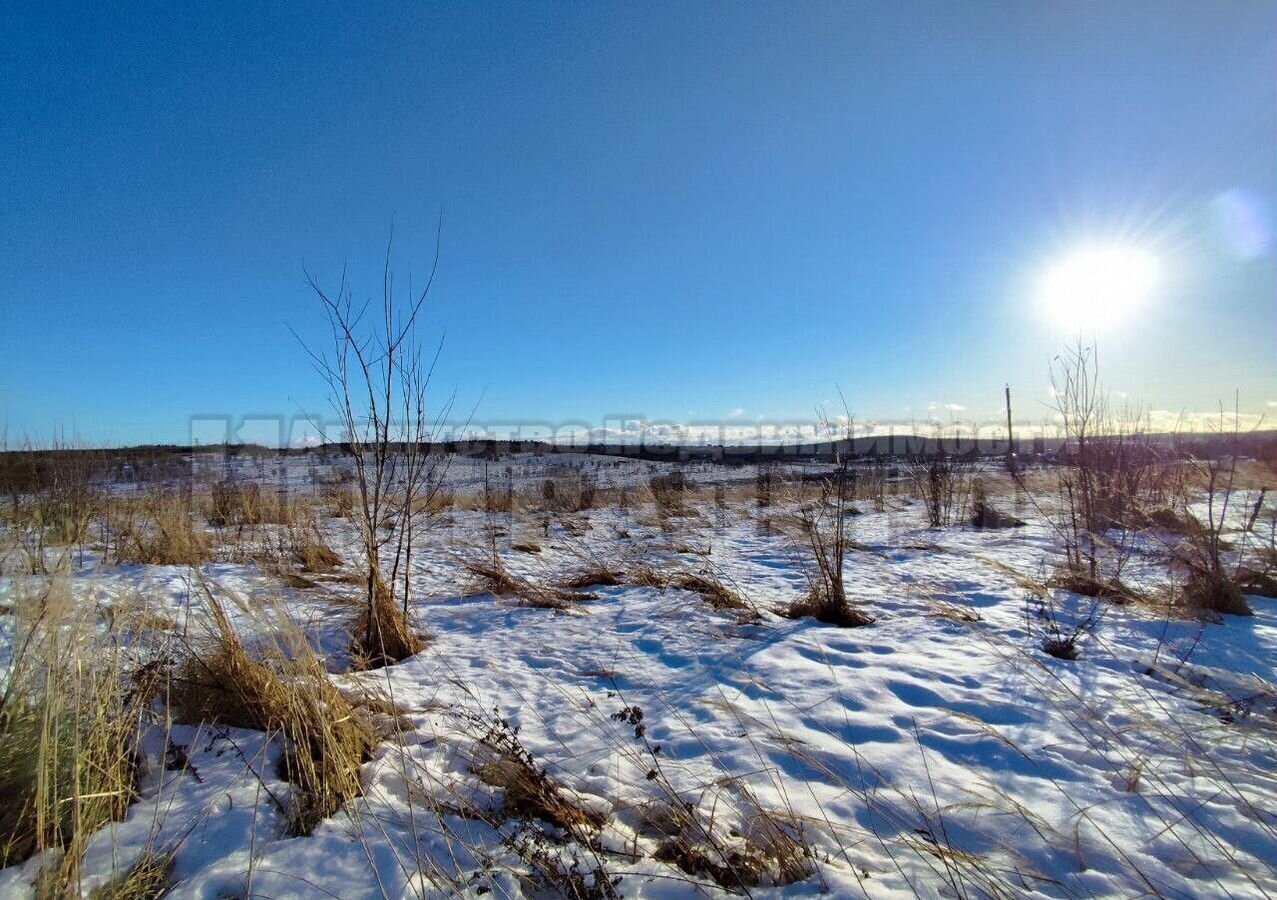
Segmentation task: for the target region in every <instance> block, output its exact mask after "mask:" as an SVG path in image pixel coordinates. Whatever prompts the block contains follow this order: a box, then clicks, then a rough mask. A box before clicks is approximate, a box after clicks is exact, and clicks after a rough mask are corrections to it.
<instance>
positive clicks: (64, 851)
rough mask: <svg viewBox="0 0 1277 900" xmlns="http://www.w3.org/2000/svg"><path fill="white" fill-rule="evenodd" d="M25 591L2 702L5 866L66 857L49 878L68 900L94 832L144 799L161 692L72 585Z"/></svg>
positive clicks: (0, 808)
mask: <svg viewBox="0 0 1277 900" xmlns="http://www.w3.org/2000/svg"><path fill="white" fill-rule="evenodd" d="M25 584H26V583H25V582H24V583H23V585H25ZM15 590H16V591H18V596H17V598H16V602H15V603H14V615H15V618H16V628H15V634H14V636H15V641H14V645H13V646H14V656H13V659H12V663H11V665H10V666H9V669H8V671H7V673H6V675H5V677H4V680H3V693H2V694H0V797H2V798H4V799H3V802H2V803H0V865H9V864H12V863H15V862H18V861H20V860H23V859H26V858H27V857H29V856H31V855H32V854H35V853H39V852H41V851H45V850H50V849H56V850H59V851H61V853H60V858H59V861H58V862H57V863H56V864H54V865H52V866H49V867H46V869H45V870H44V872H43V873H42V876H41V883H42V885H43V887H44V889H45V890H47V891H48V893H49V894H51V895H58V896H61V895H63V894H68V893H75V891H74V887H73V886H74V885H75V883H76V880H77V877H78V870H79V864H80V859H81V855H82V853H83V850H84V847H85V846H86V845H87V842H88V840H89V839H90V838H91V837H92V835H93V833H94V832H95V831H97V829H99V828H100V827H101V826H103V825H105V824H106V823H107V822H109V821H111V820H113V819H119V818H121V817H122V816H123V815H124V813H125V811H126V810H127V808H128V805H129V802H130V801H131V800H132V799H133V797H134V795H135V782H136V765H137V756H136V748H137V746H138V736H139V731H140V729H141V728H142V727H143V715H144V711H145V709H146V707H147V705H148V704H149V703H150V700H151V698H152V696H153V693H152V692H153V688H154V685H153V684H152V683H150V681H149V680H148V679H140V680H139V679H135V678H133V677H132V676H130V674H129V671H128V659H129V656H128V651H127V649H126V648H125V647H124V646H123V645H121V644H120V643H117V641H116V639H115V638H114V637H113V636H112V635H109V634H103V633H102V632H101V631H100V630H99V629H98V627H97V624H98V623H97V610H96V609H94V608H92V607H86V606H84V605H77V604H76V603H75V601H74V598H73V597H72V596H71V593H70V589H69V586H68V584H67V582H66V580H65V579H64V578H63V577H60V576H57V577H54V578H52V579H50V580H49V581H47V582H45V583H44V584H43V585H42V586H41V587H40V588H39V589H38V590H37V589H32V588H30V587H26V586H16V587H15Z"/></svg>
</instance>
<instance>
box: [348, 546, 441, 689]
mask: <svg viewBox="0 0 1277 900" xmlns="http://www.w3.org/2000/svg"><path fill="white" fill-rule="evenodd" d="M368 593H369V596H370V597H371V598H372V599H371V600H370V601H369V602H368V603H366V604H365V605H364V607H363V609H362V610H360V613H359V615H358V616H357V617H356V618H355V621H354V625H353V629H352V630H353V632H354V635H355V641H354V644H353V645H352V647H351V650H352V651H353V653H354V655H355V658H356V660H357V661H358V663H359V666H360V667H361V668H365V669H379V668H381V667H383V666H388V665H393V664H394V663H397V662H401V661H403V660H405V659H407V658H408V657H410V656H416V655H417V654H418V653H420V652H421V650H422V648H423V647H424V646H425V644H424V642H423V641H422V639H421V638H420V637H419V636H418V635H417V633H416V632H415V631H413V630H412V623H411V622H410V620H409V619H408V616H407V614H406V613H405V612H404V611H403V610H402V609H401V608H400V607H399V605H398V604H397V603H396V602H395V598H394V595H393V594H392V593H391V591H390V587H389V586H388V585H387V584H386V582H385V580H384V579H383V578H382V576H381V571H380V570H379V569H375V568H374V569H370V570H369V573H368Z"/></svg>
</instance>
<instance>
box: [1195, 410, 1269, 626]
mask: <svg viewBox="0 0 1277 900" xmlns="http://www.w3.org/2000/svg"><path fill="white" fill-rule="evenodd" d="M1219 418H1220V423H1219V434H1220V435H1221V436H1222V437H1224V438H1225V441H1224V445H1223V446H1222V447H1217V448H1216V449H1215V450H1214V451H1213V452H1212V451H1211V450H1208V451H1207V452H1205V453H1203V454H1202V455H1201V456H1191V457H1190V459H1189V461H1188V462H1189V465H1190V466H1191V467H1192V468H1193V470H1194V472H1195V474H1197V475H1198V476H1199V478H1200V479H1201V481H1202V483H1203V484H1204V495H1205V496H1204V497H1203V498H1202V504H1201V506H1200V509H1201V512H1200V513H1195V512H1194V511H1192V510H1190V509H1189V508H1188V504H1187V500H1186V501H1185V510H1184V516H1185V518H1186V519H1187V520H1188V521H1189V522H1190V523H1191V526H1192V527H1190V528H1189V529H1188V534H1187V539H1186V540H1185V541H1184V542H1183V543H1182V544H1181V545H1180V547H1181V548H1182V549H1181V552H1180V554H1179V559H1180V562H1182V563H1183V564H1184V566H1185V567H1186V568H1187V569H1188V580H1187V581H1186V582H1185V584H1184V586H1183V599H1184V603H1185V605H1186V606H1187V607H1188V608H1189V609H1191V610H1194V611H1200V612H1208V613H1228V614H1230V615H1237V616H1251V615H1254V611H1253V610H1252V609H1251V608H1250V604H1249V603H1247V602H1246V598H1245V596H1244V595H1243V593H1242V587H1241V584H1240V582H1241V580H1242V579H1241V557H1242V554H1241V553H1237V554H1236V555H1235V557H1234V554H1231V553H1230V552H1229V551H1230V550H1231V549H1232V548H1231V545H1230V543H1229V541H1228V540H1227V539H1226V538H1225V534H1226V533H1227V531H1228V528H1229V526H1228V523H1229V515H1230V513H1231V514H1233V515H1234V517H1240V516H1246V515H1247V513H1246V511H1245V510H1238V508H1237V503H1236V499H1235V494H1236V492H1237V462H1238V457H1239V456H1240V453H1241V433H1240V432H1241V427H1240V422H1239V420H1240V415H1239V414H1238V413H1237V411H1236V409H1234V414H1233V422H1232V425H1231V427H1230V426H1229V425H1228V423H1227V420H1226V417H1225V413H1224V410H1223V408H1222V407H1221V409H1220V416H1219ZM1261 501H1262V495H1261ZM1257 509H1258V507H1255V510H1257ZM1256 515H1257V512H1256V511H1252V512H1251V513H1250V515H1249V524H1250V525H1252V526H1253V523H1254V519H1255V517H1256ZM1238 532H1239V535H1240V537H1241V539H1242V540H1247V539H1248V538H1249V537H1250V535H1251V534H1252V531H1251V529H1250V528H1248V527H1241V528H1239V529H1238Z"/></svg>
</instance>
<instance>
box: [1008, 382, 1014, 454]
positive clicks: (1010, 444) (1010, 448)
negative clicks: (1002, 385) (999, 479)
mask: <svg viewBox="0 0 1277 900" xmlns="http://www.w3.org/2000/svg"><path fill="white" fill-rule="evenodd" d="M1014 439H1015V435H1014V434H1012V432H1011V385H1009V384H1008V385H1007V471H1008V472H1010V473H1011V474H1012V475H1015V443H1014Z"/></svg>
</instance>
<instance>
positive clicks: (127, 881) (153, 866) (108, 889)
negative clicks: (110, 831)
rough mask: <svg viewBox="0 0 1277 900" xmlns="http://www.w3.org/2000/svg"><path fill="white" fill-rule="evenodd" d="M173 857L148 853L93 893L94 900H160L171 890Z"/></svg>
mask: <svg viewBox="0 0 1277 900" xmlns="http://www.w3.org/2000/svg"><path fill="white" fill-rule="evenodd" d="M172 870H173V856H172V854H167V853H155V852H151V851H148V852H147V853H144V854H143V855H142V858H141V859H139V860H138V861H137V862H136V863H134V864H133V866H132V867H131V868H130V869H129V870H128V871H127V872H124V873H123V874H122V875H120V876H119V877H118V878H116V879H115V880H114V881H112V882H110V883H109V884H107V885H105V886H103V887H100V888H98V889H97V890H96V891H94V892H93V895H92V900H158V898H160V897H162V896H164V894H165V893H166V892H167V891H168V889H169V877H170V875H171V874H172Z"/></svg>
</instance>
